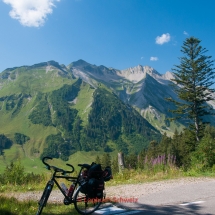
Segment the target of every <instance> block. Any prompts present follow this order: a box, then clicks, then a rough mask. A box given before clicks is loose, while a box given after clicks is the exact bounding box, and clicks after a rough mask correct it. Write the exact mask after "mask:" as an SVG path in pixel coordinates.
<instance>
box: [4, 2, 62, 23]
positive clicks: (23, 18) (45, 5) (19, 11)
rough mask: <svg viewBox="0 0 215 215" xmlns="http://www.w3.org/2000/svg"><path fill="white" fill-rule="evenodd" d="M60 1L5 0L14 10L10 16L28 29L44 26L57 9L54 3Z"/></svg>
mask: <svg viewBox="0 0 215 215" xmlns="http://www.w3.org/2000/svg"><path fill="white" fill-rule="evenodd" d="M59 1H60V0H3V2H4V3H5V4H9V5H10V6H11V7H12V10H11V11H10V12H9V15H10V16H11V18H13V19H17V20H18V21H19V22H20V23H21V24H22V25H24V26H28V27H39V26H42V25H44V22H45V19H46V17H47V15H48V14H51V13H52V8H53V7H55V5H54V2H59Z"/></svg>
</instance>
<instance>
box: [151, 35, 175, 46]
mask: <svg viewBox="0 0 215 215" xmlns="http://www.w3.org/2000/svg"><path fill="white" fill-rule="evenodd" d="M170 38H171V36H170V34H169V33H166V34H162V35H161V36H160V37H159V36H157V37H156V39H155V41H156V43H157V44H159V45H163V44H164V43H168V42H169V41H170Z"/></svg>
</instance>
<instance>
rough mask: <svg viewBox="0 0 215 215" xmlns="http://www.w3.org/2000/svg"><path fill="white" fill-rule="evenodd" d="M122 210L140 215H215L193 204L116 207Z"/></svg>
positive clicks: (139, 204)
mask: <svg viewBox="0 0 215 215" xmlns="http://www.w3.org/2000/svg"><path fill="white" fill-rule="evenodd" d="M116 206H117V207H120V208H125V209H127V210H139V211H140V213H139V214H147V215H155V214H156V215H173V214H174V215H178V214H180V215H182V214H184V215H185V214H186V215H193V214H195V215H203V214H204V215H214V214H211V213H207V214H205V213H204V212H201V211H200V210H201V209H203V207H202V206H201V205H198V204H193V205H187V206H181V205H163V206H153V205H146V204H141V203H133V204H132V205H130V204H129V203H128V204H120V203H118V204H117V205H116Z"/></svg>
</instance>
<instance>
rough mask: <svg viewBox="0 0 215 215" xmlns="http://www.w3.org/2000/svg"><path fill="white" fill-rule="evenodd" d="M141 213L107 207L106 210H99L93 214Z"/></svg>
mask: <svg viewBox="0 0 215 215" xmlns="http://www.w3.org/2000/svg"><path fill="white" fill-rule="evenodd" d="M139 212H140V211H127V210H125V209H122V208H118V207H114V206H112V207H106V208H102V209H100V210H97V211H95V212H94V213H93V214H94V215H99V214H103V215H113V214H119V215H120V214H123V215H124V214H125V215H129V214H136V213H139Z"/></svg>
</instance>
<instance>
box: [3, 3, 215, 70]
mask: <svg viewBox="0 0 215 215" xmlns="http://www.w3.org/2000/svg"><path fill="white" fill-rule="evenodd" d="M0 27H1V30H0V72H1V71H3V70H4V69H6V68H11V67H16V66H22V65H33V64H36V63H40V62H45V61H49V60H55V61H57V62H59V63H60V64H65V65H68V64H70V63H71V62H73V61H76V60H79V59H83V60H85V61H87V62H89V63H91V64H96V65H104V66H107V67H113V68H116V69H126V68H129V67H134V66H137V65H138V64H140V65H143V66H145V65H149V66H152V67H153V68H155V69H156V70H157V71H158V72H160V73H165V72H166V71H168V70H170V71H171V69H172V68H173V67H174V65H177V64H179V60H178V58H179V57H180V56H182V54H181V52H180V49H181V45H182V43H183V41H184V40H185V39H186V37H190V36H194V37H197V38H199V39H200V40H202V43H201V45H202V46H203V47H205V48H206V49H207V50H208V52H207V55H211V56H212V58H213V59H215V41H214V40H215V39H214V38H215V1H214V0H0Z"/></svg>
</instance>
